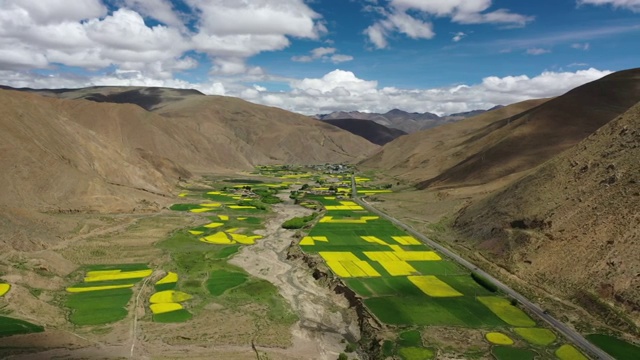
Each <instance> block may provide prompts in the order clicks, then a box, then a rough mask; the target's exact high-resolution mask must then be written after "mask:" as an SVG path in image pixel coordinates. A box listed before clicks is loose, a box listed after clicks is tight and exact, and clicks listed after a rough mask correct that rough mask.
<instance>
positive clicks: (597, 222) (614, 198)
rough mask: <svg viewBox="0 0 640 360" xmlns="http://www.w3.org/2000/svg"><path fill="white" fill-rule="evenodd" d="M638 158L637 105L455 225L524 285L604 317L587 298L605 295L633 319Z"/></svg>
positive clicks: (639, 234)
mask: <svg viewBox="0 0 640 360" xmlns="http://www.w3.org/2000/svg"><path fill="white" fill-rule="evenodd" d="M631 74H633V73H631ZM631 74H628V75H631ZM614 79H615V77H614ZM607 81H613V79H605V85H606V84H607V83H606V82H607ZM611 84H612V85H613V84H616V82H612V83H611ZM601 89H603V90H604V88H601ZM626 90H629V87H627V88H626ZM612 91H615V90H613V89H612ZM576 105H577V104H576ZM581 105H583V106H586V105H587V104H586V103H581ZM610 106H612V107H614V108H615V106H616V105H615V104H610ZM639 159H640V103H638V104H637V105H635V106H634V107H633V108H631V109H630V110H628V111H627V112H626V113H625V114H623V115H622V116H619V117H617V118H615V120H613V121H611V122H609V123H607V124H606V125H604V126H603V127H601V128H600V129H598V130H596V131H595V132H594V133H593V134H591V135H589V136H588V137H586V139H584V140H582V141H581V142H579V143H578V144H577V145H574V146H573V147H571V148H569V149H568V150H567V151H565V152H563V153H562V154H561V155H559V156H557V157H555V158H553V159H552V160H550V161H548V162H546V163H544V164H543V165H541V166H540V167H538V168H537V169H535V171H533V172H532V173H531V174H529V175H527V176H526V177H524V178H522V179H521V180H519V181H517V182H515V183H513V184H511V185H510V186H508V187H507V188H506V189H504V190H502V191H500V192H499V193H497V194H495V195H493V196H490V197H489V198H487V199H484V200H483V201H480V202H478V203H477V204H474V205H472V206H470V207H469V208H467V209H465V210H463V211H462V212H461V214H459V216H458V218H457V220H456V222H455V226H456V227H457V228H458V229H459V230H460V231H462V232H463V233H466V234H468V235H469V237H468V238H470V239H473V240H475V241H477V242H476V243H475V244H474V245H475V246H476V248H479V249H483V250H485V252H486V253H488V254H490V255H489V256H491V258H492V260H495V261H497V262H499V263H502V264H504V266H505V267H507V268H509V269H512V271H514V272H515V273H516V274H517V275H518V276H519V277H520V278H523V279H525V280H526V281H527V282H529V283H532V284H534V285H537V286H541V287H544V288H545V289H547V290H549V291H552V292H553V293H555V294H557V295H561V296H563V297H565V298H569V299H572V300H573V301H574V302H576V303H578V304H579V305H581V306H582V307H584V308H585V309H587V310H589V311H590V312H591V311H593V312H596V313H599V315H601V316H602V317H605V318H607V317H608V315H610V314H607V313H606V312H605V313H601V311H602V307H601V306H596V305H597V304H596V303H595V302H593V300H592V299H594V298H598V299H603V300H604V301H605V302H608V303H614V304H616V305H617V306H618V307H619V308H621V309H625V310H626V311H625V314H627V315H629V316H630V317H631V318H632V319H633V320H634V321H635V322H636V324H637V323H640V276H638V275H639V274H640V261H638V254H640V241H638V239H640V212H639V209H640V161H639ZM615 319H617V317H611V318H610V319H609V321H612V322H611V323H610V325H612V326H616V327H618V328H620V329H623V330H625V331H629V332H632V333H633V332H634V331H633V329H634V328H635V327H634V326H631V325H630V324H628V323H625V322H624V321H622V322H621V321H619V319H618V320H615Z"/></svg>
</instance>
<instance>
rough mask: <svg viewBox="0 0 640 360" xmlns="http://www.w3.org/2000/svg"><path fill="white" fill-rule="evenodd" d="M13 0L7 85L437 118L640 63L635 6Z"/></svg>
mask: <svg viewBox="0 0 640 360" xmlns="http://www.w3.org/2000/svg"><path fill="white" fill-rule="evenodd" d="M74 5H75V6H74V7H73V8H70V7H69V6H68V1H65V0H48V1H40V0H5V1H3V2H1V3H0V83H2V84H5V85H10V86H16V87H22V86H28V87H49V88H53V87H83V86H92V85H137V86H168V87H180V88H197V89H199V90H201V91H203V92H205V93H208V94H220V95H229V96H237V97H242V98H244V99H247V100H249V101H252V102H256V103H262V104H266V105H271V106H278V107H282V108H286V109H289V110H292V111H297V112H301V113H306V114H313V113H324V112H330V111H335V110H360V111H378V112H385V111H388V110H390V109H392V108H401V109H404V110H408V111H420V112H423V111H430V112H436V113H439V114H445V113H451V112H458V111H467V110H472V109H478V108H488V107H491V106H494V105H498V104H502V105H504V104H508V103H513V102H516V101H521V100H525V99H529V98H535V97H548V96H556V95H559V94H562V93H563V92H566V91H568V90H570V89H571V88H573V87H575V86H579V85H581V84H583V83H585V82H588V81H593V80H595V79H597V78H600V77H602V76H604V75H606V74H608V73H610V72H611V71H616V70H622V69H627V68H633V67H637V66H638V54H640V41H639V39H640V0H542V1H506V0H377V1H376V0H308V1H303V0H244V1H243V0H173V1H171V0H75V1H74Z"/></svg>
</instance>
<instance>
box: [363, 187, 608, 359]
mask: <svg viewBox="0 0 640 360" xmlns="http://www.w3.org/2000/svg"><path fill="white" fill-rule="evenodd" d="M351 193H352V197H353V200H354V201H356V202H357V203H359V204H360V205H362V206H363V207H365V208H366V209H367V210H369V211H371V212H373V213H375V214H377V215H379V216H381V217H383V218H385V219H387V220H389V221H391V222H392V223H393V224H394V225H396V226H397V227H399V228H401V229H403V230H405V231H406V232H408V233H409V234H411V235H413V236H414V237H416V238H417V239H420V241H422V242H423V243H425V244H426V245H428V246H430V247H432V248H434V249H436V250H437V251H439V252H440V253H442V254H444V255H445V256H447V257H449V258H451V259H452V260H454V261H455V262H457V263H458V264H460V265H462V266H464V267H465V268H467V269H469V270H470V271H473V272H475V273H477V274H479V275H481V276H484V277H485V278H486V279H489V281H491V282H493V283H494V284H495V285H496V286H497V287H498V288H499V289H500V290H501V291H502V292H504V293H505V294H507V295H509V296H511V297H512V298H514V299H516V300H518V302H519V303H520V305H521V306H522V307H524V308H526V309H527V310H529V312H531V313H533V314H535V315H537V316H538V317H539V318H541V319H542V320H544V321H546V322H547V323H548V324H549V325H551V327H553V328H554V329H556V330H557V331H558V332H559V333H561V334H563V335H564V336H565V337H566V338H567V339H569V340H570V341H571V342H573V343H574V344H575V345H577V346H578V347H579V348H580V349H581V350H582V351H584V352H585V353H586V354H588V355H590V356H591V357H592V358H594V359H602V360H614V359H613V358H612V357H611V356H610V355H609V354H607V353H606V352H604V351H602V350H601V349H600V348H598V347H597V346H595V345H593V344H591V343H590V342H589V341H587V339H585V338H584V337H582V335H580V334H579V333H577V332H576V331H575V330H573V329H571V328H570V327H568V326H567V325H566V324H564V323H562V322H560V321H558V320H556V319H555V318H553V317H552V316H551V315H549V314H546V313H545V312H544V310H542V309H541V308H540V307H539V306H538V305H536V304H534V303H533V302H531V301H529V300H528V299H527V298H525V297H524V296H522V295H520V294H519V293H518V292H516V291H515V290H513V289H511V288H510V287H508V286H507V285H505V284H503V283H502V282H500V281H499V280H498V279H496V278H495V277H493V276H491V275H490V274H488V273H486V272H484V271H483V270H482V269H479V268H478V267H477V266H475V265H473V264H472V263H470V262H469V261H467V260H465V259H463V258H462V257H461V256H459V255H458V254H456V253H454V252H453V251H451V250H449V249H447V248H446V247H444V246H442V245H440V244H438V243H437V242H435V241H433V240H431V239H429V238H427V237H426V236H424V235H422V234H421V233H419V232H417V231H416V230H414V229H413V228H412V227H410V226H408V225H406V224H404V223H402V222H401V221H399V220H398V219H396V218H394V217H392V216H389V215H387V214H386V213H383V212H382V211H380V210H378V209H376V208H375V207H373V206H372V205H371V204H369V203H367V202H366V201H364V200H362V199H360V198H359V197H358V192H357V190H356V182H355V179H354V177H353V176H352V177H351Z"/></svg>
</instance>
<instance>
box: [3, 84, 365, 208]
mask: <svg viewBox="0 0 640 360" xmlns="http://www.w3.org/2000/svg"><path fill="white" fill-rule="evenodd" d="M38 93H41V94H46V95H48V96H40V95H37V94H33V93H29V92H25V91H23V92H17V91H10V90H0V112H1V114H0V115H1V116H0V132H1V134H0V137H1V138H0V140H1V141H0V143H2V144H3V145H1V149H2V150H1V152H2V154H3V156H2V159H0V174H1V175H0V181H2V183H3V184H5V187H6V188H5V191H3V192H2V193H0V203H1V204H3V205H4V206H5V207H16V208H31V209H34V208H35V209H41V210H42V209H45V210H46V209H54V210H55V209H78V210H99V211H120V210H123V211H124V210H125V209H129V210H127V211H131V209H133V208H135V207H136V206H137V205H138V204H139V202H140V201H142V200H145V201H155V202H158V203H162V202H163V201H164V202H166V201H168V200H167V199H171V197H172V192H174V191H175V184H176V182H177V181H178V180H179V179H180V178H183V179H185V178H188V177H189V176H191V174H192V173H201V172H209V173H211V172H216V171H239V170H249V169H252V168H253V166H254V165H257V164H274V163H298V164H305V163H325V162H348V161H355V160H356V159H358V157H363V156H364V155H365V154H367V153H370V152H372V151H374V150H375V149H376V145H373V144H371V143H370V142H368V141H366V140H365V139H362V138H360V137H358V136H355V135H352V134H351V133H349V132H347V131H344V130H342V129H339V128H336V127H335V126H332V125H329V124H324V123H322V122H319V121H316V120H313V119H309V118H308V117H305V116H302V115H298V114H294V113H290V112H287V111H284V110H280V109H275V108H270V107H265V106H260V105H255V104H251V103H248V102H246V101H243V100H240V99H235V98H227V97H220V96H203V95H201V94H200V93H197V92H195V93H194V92H189V91H182V90H173V89H140V88H136V89H131V88H90V89H78V90H63V91H38ZM86 97H91V98H93V99H94V100H95V99H96V98H100V99H103V100H105V101H108V102H100V103H98V102H95V101H87V100H85V98H86ZM61 98H62V99H61ZM110 101H114V102H115V103H112V102H110ZM120 102H137V104H136V105H133V104H129V103H125V104H122V103H120ZM144 107H147V108H151V109H153V111H147V110H145V109H144Z"/></svg>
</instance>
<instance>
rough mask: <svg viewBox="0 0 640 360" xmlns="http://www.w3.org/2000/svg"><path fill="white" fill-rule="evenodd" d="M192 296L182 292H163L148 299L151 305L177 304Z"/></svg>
mask: <svg viewBox="0 0 640 360" xmlns="http://www.w3.org/2000/svg"><path fill="white" fill-rule="evenodd" d="M191 298H192V296H191V295H189V294H187V293H184V292H182V291H175V290H165V291H159V292H157V293H155V294H153V295H151V298H150V299H149V302H150V303H152V304H166V303H179V302H183V301H187V300H189V299H191Z"/></svg>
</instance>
